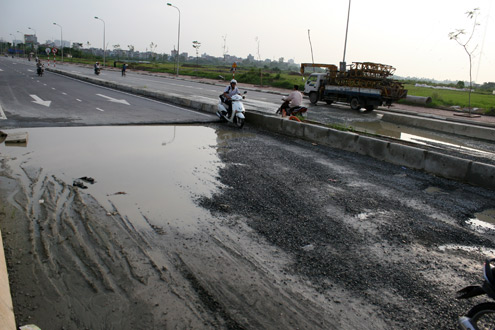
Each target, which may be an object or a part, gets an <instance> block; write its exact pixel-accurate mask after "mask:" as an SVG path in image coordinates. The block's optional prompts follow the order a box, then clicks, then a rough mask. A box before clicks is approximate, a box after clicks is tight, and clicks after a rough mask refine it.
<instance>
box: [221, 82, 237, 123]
mask: <svg viewBox="0 0 495 330" xmlns="http://www.w3.org/2000/svg"><path fill="white" fill-rule="evenodd" d="M236 94H239V95H241V92H239V89H238V88H237V80H235V79H232V80H231V81H230V84H229V85H228V86H227V87H225V90H224V91H223V94H222V95H221V96H220V98H221V99H222V102H223V103H225V104H227V105H228V106H229V108H228V110H227V113H228V116H229V117H230V115H231V114H232V96H234V95H236Z"/></svg>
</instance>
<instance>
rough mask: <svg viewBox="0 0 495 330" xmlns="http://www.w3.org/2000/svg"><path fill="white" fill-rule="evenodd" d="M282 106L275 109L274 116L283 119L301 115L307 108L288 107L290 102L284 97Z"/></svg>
mask: <svg viewBox="0 0 495 330" xmlns="http://www.w3.org/2000/svg"><path fill="white" fill-rule="evenodd" d="M282 101H284V103H282V105H281V106H280V107H279V108H278V109H277V111H276V112H275V114H277V115H282V116H283V117H285V116H289V117H290V116H297V115H303V114H304V113H305V112H307V111H308V108H306V107H303V106H297V107H289V103H290V101H287V100H286V97H285V96H283V97H282Z"/></svg>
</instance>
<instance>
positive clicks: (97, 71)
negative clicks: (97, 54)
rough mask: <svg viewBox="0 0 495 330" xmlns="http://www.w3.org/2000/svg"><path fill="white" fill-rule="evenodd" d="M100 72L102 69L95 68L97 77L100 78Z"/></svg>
mask: <svg viewBox="0 0 495 330" xmlns="http://www.w3.org/2000/svg"><path fill="white" fill-rule="evenodd" d="M100 71H101V69H100V68H95V75H97V76H98V75H99V74H100Z"/></svg>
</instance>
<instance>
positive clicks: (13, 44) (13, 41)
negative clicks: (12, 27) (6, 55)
mask: <svg viewBox="0 0 495 330" xmlns="http://www.w3.org/2000/svg"><path fill="white" fill-rule="evenodd" d="M10 35H11V36H12V46H14V55H15V35H13V34H12V33H10Z"/></svg>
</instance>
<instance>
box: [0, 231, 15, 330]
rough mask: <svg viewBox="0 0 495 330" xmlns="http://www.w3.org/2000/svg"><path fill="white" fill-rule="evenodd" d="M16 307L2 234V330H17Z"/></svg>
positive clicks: (0, 253) (0, 290) (0, 263)
mask: <svg viewBox="0 0 495 330" xmlns="http://www.w3.org/2000/svg"><path fill="white" fill-rule="evenodd" d="M15 329H16V327H15V317H14V306H13V304H12V296H11V295H10V286H9V276H8V274H7V263H6V261H5V254H4V251H3V242H2V235H1V232H0V330H15Z"/></svg>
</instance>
